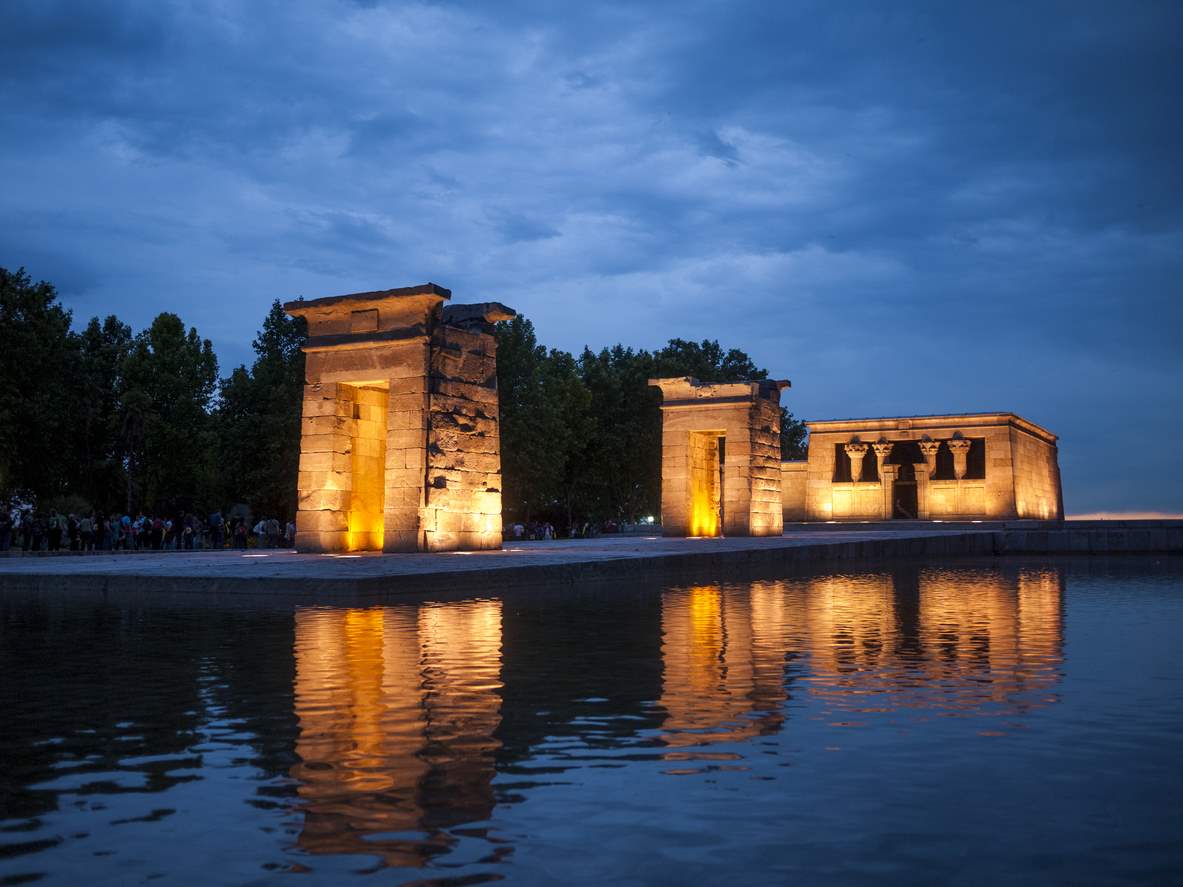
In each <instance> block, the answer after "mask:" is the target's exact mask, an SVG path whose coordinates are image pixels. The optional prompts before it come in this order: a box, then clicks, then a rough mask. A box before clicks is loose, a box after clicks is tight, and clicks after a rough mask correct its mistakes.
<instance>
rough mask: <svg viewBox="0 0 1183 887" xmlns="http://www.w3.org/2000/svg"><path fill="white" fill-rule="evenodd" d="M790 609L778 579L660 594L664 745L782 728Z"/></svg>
mask: <svg viewBox="0 0 1183 887" xmlns="http://www.w3.org/2000/svg"><path fill="white" fill-rule="evenodd" d="M792 615H793V614H792V610H791V607H790V599H789V598H788V596H787V595H786V594H785V589H784V587H783V586H781V585H780V584H779V583H753V584H752V585H750V586H747V587H744V588H738V587H736V588H728V589H726V590H724V589H722V588H720V587H719V586H717V585H696V586H694V587H692V588H690V589H674V590H670V591H667V592H665V593H664V595H663V597H662V608H661V634H662V648H661V656H662V664H663V666H664V675H663V680H662V692H661V707H662V708H663V709H664V710H665V712H666V715H667V717H666V722H665V725H664V730H663V739H664V741H665V742H666V744H667V745H669V746H672V747H683V746H691V745H701V744H707V743H712V742H721V741H738V740H742V739H747V738H750V737H752V736H757V735H760V734H767V733H774V732H776V731H777V730H778V729H779V728H780V725H781V723H782V722H783V720H784V713H783V703H784V701H785V699H786V683H787V682H786V675H785V664H786V656H787V655H788V656H791V655H792V652H791V648H789V647H787V646H786V644H785V641H786V639H787V638H788V636H789V620H790V619H791V618H792Z"/></svg>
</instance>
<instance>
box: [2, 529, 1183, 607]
mask: <svg viewBox="0 0 1183 887" xmlns="http://www.w3.org/2000/svg"><path fill="white" fill-rule="evenodd" d="M1098 523H1100V524H1102V526H1096V525H1092V524H1090V525H1087V526H1085V525H1082V526H1074V525H1073V524H1071V523H1068V524H1041V523H1038V522H1026V521H1022V522H1015V523H1007V524H1001V523H995V524H990V523H983V524H958V525H947V524H940V523H927V522H916V523H909V524H901V523H899V522H896V523H893V524H886V523H883V524H840V525H807V526H800V527H793V528H790V529H789V530H788V531H787V532H786V533H785V534H784V535H783V536H778V537H764V538H755V539H751V538H741V539H665V538H661V537H659V536H605V537H601V538H598V539H573V540H559V541H554V542H507V543H506V545H505V546H504V548H503V549H502V550H501V551H480V552H448V553H439V554H387V555H383V554H377V553H364V554H337V555H312V554H297V553H296V552H294V551H287V550H281V549H271V550H253V549H252V550H249V551H246V552H243V551H231V550H227V551H194V552H185V551H165V552H115V553H96V554H86V555H80V554H61V555H44V554H42V555H32V556H16V557H7V558H0V591H5V590H17V589H21V590H36V591H46V592H49V591H55V590H75V591H90V592H103V593H105V592H112V591H143V592H149V591H151V592H171V593H195V594H203V595H209V594H252V593H253V594H276V593H282V594H289V595H294V596H299V597H324V598H326V599H337V598H338V597H340V596H355V595H379V596H381V595H387V594H397V593H404V592H425V591H431V592H440V591H463V592H465V593H468V594H472V593H474V592H475V593H479V592H481V591H482V590H489V591H494V590H497V589H499V588H504V587H509V586H520V585H525V584H556V583H558V584H561V583H565V582H574V581H581V580H587V579H629V578H642V577H644V578H662V579H671V578H677V577H686V578H705V577H708V576H713V577H718V576H720V575H727V574H728V573H734V572H736V571H737V570H740V569H745V568H746V569H753V568H754V569H759V570H764V569H773V568H787V567H791V566H793V565H809V564H814V563H820V562H829V561H855V560H861V561H870V560H881V559H886V558H900V557H931V556H950V555H976V556H983V555H986V556H990V555H997V554H1009V553H1023V554H1047V553H1085V554H1087V553H1092V552H1126V551H1130V552H1133V551H1137V552H1161V553H1168V552H1174V553H1177V552H1183V521H1153V522H1150V521H1147V522H1122V525H1121V526H1112V525H1110V524H1108V523H1107V522H1098Z"/></svg>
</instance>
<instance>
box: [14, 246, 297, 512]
mask: <svg viewBox="0 0 1183 887" xmlns="http://www.w3.org/2000/svg"><path fill="white" fill-rule="evenodd" d="M0 336H2V337H3V338H2V340H0V345H2V347H0V373H3V378H4V379H5V380H6V384H5V385H3V386H0V496H12V495H17V496H19V497H20V498H21V499H35V500H36V501H37V502H38V504H39V505H41V506H43V507H44V508H58V509H59V510H62V511H74V512H83V511H87V510H89V509H97V510H99V511H102V512H105V513H114V512H124V511H129V512H137V511H140V510H143V511H146V512H148V513H156V514H159V513H165V514H172V513H180V512H183V511H198V512H200V513H208V511H207V509H208V510H213V509H216V508H221V507H224V506H227V505H230V504H233V503H237V502H245V503H248V504H249V505H250V506H251V508H252V510H253V511H254V512H255V513H256V514H268V515H277V516H285V515H291V514H293V513H294V506H295V495H296V491H295V486H296V468H297V461H298V458H299V435H300V401H301V388H302V385H303V376H304V355H303V352H301V351H300V345H301V344H302V342H303V340H304V332H303V326H302V323H300V322H297V321H295V320H293V319H291V318H289V317H288V316H287V315H286V314H284V312H283V309H282V308H280V306H279V303H278V302H276V303H275V304H274V305H272V307H271V311H270V313H269V314H268V315H267V317H266V318H265V320H264V322H263V329H262V330H261V331H260V333H259V337H258V338H257V339H256V340H255V343H254V345H255V354H256V359H255V362H254V364H253V365H252V366H251V367H250V368H249V369H248V368H246V367H239V368H237V369H236V370H234V371H233V372H232V373H231V374H230V376H229V377H228V378H226V379H219V375H218V361H217V357H216V356H215V355H214V350H213V346H212V345H211V344H210V341H209V340H208V339H202V338H201V337H200V336H199V335H198V333H197V330H196V329H194V328H192V327H190V328H188V329H186V327H185V325H184V323H183V322H182V321H181V318H179V317H178V316H177V315H175V314H169V313H162V314H160V315H158V316H157V317H156V319H155V320H154V321H153V322H152V325H151V326H150V327H149V328H148V329H146V330H142V331H141V332H140V333H138V334H135V335H133V333H132V330H131V328H130V327H129V326H127V325H126V324H124V323H122V322H121V321H120V320H119V319H118V318H117V317H114V316H109V317H107V318H106V319H104V320H99V318H97V317H96V318H93V319H91V320H90V322H89V323H88V324H87V325H86V326H85V327H84V328H83V330H82V331H81V332H77V333H76V332H74V331H72V329H71V316H70V312H69V311H67V310H65V309H64V308H63V307H62V306H61V305H60V304H59V303H58V301H57V293H56V292H55V290H54V288H53V286H52V285H50V284H48V283H36V284H34V283H33V282H32V281H31V280H30V279H29V276H28V275H27V274H26V273H25V272H24V271H23V270H18V271H16V272H10V271H7V270H5V269H3V268H0Z"/></svg>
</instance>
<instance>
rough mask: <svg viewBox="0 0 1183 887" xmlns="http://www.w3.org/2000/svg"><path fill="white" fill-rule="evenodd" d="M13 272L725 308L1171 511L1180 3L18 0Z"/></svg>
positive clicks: (1104, 492)
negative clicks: (424, 288)
mask: <svg viewBox="0 0 1183 887" xmlns="http://www.w3.org/2000/svg"><path fill="white" fill-rule="evenodd" d="M0 33H2V34H3V35H4V37H3V43H4V50H5V61H4V63H3V65H2V66H0V102H2V107H3V109H4V110H3V119H4V126H3V127H2V128H0V174H2V181H3V188H2V189H0V265H2V266H5V267H17V266H21V265H23V266H25V267H26V268H27V269H28V271H29V273H30V274H31V275H33V276H34V277H35V278H37V279H48V280H50V281H52V282H54V283H56V284H57V286H58V287H59V289H60V292H61V294H62V297H63V300H64V301H65V302H66V304H67V305H68V306H69V307H70V308H72V309H73V311H74V313H75V317H76V320H84V319H85V318H87V317H89V316H91V315H94V314H106V313H111V312H114V313H117V314H118V315H120V316H121V317H122V318H124V319H125V320H127V321H128V322H130V323H132V324H133V326H135V327H136V328H137V329H138V328H140V327H142V326H144V325H146V324H147V323H149V322H150V321H151V318H152V317H153V316H154V315H155V314H156V313H157V312H159V311H162V310H168V311H175V312H177V313H179V314H180V315H181V316H182V317H183V318H184V320H185V321H186V323H189V324H193V325H196V326H197V328H198V329H199V330H200V332H201V333H202V334H203V335H205V336H207V337H209V338H211V339H212V340H213V341H214V343H215V345H216V347H217V350H218V353H219V356H220V359H221V361H222V365H223V370H224V371H228V370H229V368H230V367H231V366H233V365H234V364H237V363H239V362H241V361H243V360H248V359H249V356H250V340H251V338H252V337H253V335H254V332H255V330H256V329H257V328H258V325H259V321H260V319H261V318H262V315H263V314H264V313H265V312H266V310H267V307H268V305H269V304H270V302H271V301H272V299H275V298H277V297H278V298H281V299H289V298H293V297H295V296H300V295H303V296H307V297H316V296H322V295H331V294H337V293H344V292H353V291H357V290H366V289H377V288H384V287H389V286H399V285H406V284H411V283H418V282H423V281H427V280H432V281H435V282H437V283H440V284H443V285H445V286H448V287H450V288H452V290H453V293H454V298H455V299H456V300H457V301H477V300H487V299H498V300H500V301H503V302H505V303H507V304H509V305H511V306H513V307H515V308H517V309H518V310H520V311H521V312H523V313H524V314H526V315H527V316H528V317H530V318H531V319H532V320H533V321H534V323H535V325H536V327H537V330H538V333H539V335H540V338H541V339H542V340H543V341H544V342H545V343H547V344H549V345H553V346H557V347H562V348H567V349H578V348H581V347H582V346H583V345H585V344H587V345H591V346H592V347H600V346H603V345H607V344H612V343H615V342H618V341H622V342H624V343H626V344H629V345H634V346H640V347H650V348H651V347H655V346H659V345H661V344H662V343H663V342H664V341H665V340H666V339H668V338H670V337H672V336H682V337H687V338H694V339H701V338H707V337H709V338H718V339H719V340H720V341H721V342H723V343H724V344H725V345H728V346H738V347H741V348H744V349H745V350H747V351H748V352H749V353H751V354H752V355H753V357H754V358H755V359H756V360H757V362H758V363H760V364H762V365H765V366H767V367H769V369H771V370H772V372H773V373H774V374H775V375H777V376H781V377H787V378H790V379H792V381H793V388H792V390H791V391H790V392H787V394H788V403H789V406H790V408H791V409H792V410H793V411H794V412H795V413H796V414H797V415H798V416H802V417H805V418H818V419H821V418H840V417H848V416H877V415H899V414H905V415H906V414H918V413H941V412H958V411H981V410H1013V411H1016V412H1018V413H1020V414H1022V415H1024V416H1027V417H1028V418H1030V419H1032V420H1034V421H1036V422H1038V423H1040V424H1043V425H1045V426H1046V427H1048V428H1050V429H1051V430H1052V431H1054V432H1056V433H1058V434H1060V435H1061V438H1062V440H1061V444H1062V451H1061V462H1062V467H1063V472H1064V478H1065V491H1066V492H1065V498H1066V504H1067V506H1068V510H1069V512H1078V513H1079V512H1087V511H1095V510H1101V509H1138V510H1169V511H1183V470H1180V468H1179V465H1180V464H1181V463H1180V452H1181V447H1183V395H1181V393H1180V389H1181V383H1183V347H1181V345H1180V335H1181V334H1183V283H1181V280H1183V160H1181V158H1183V114H1181V113H1180V98H1181V92H1183V90H1181V86H1183V4H1179V3H1177V2H1173V0H1168V2H1162V3H1154V2H1128V3H1113V2H1104V3H1087V2H1081V0H1074V2H1065V3H1038V2H1015V3H974V4H971V3H945V2H931V3H903V2H900V3H880V2H874V3H865V4H864V3H855V2H837V3H835V2H817V3H809V2H802V3H791V2H765V3H742V2H696V0H679V2H676V3H673V2H671V3H650V4H645V3H641V2H635V0H633V2H622V3H579V4H577V3H541V2H539V3H532V2H521V3H518V2H473V3H447V2H438V3H395V2H391V3H385V2H366V3H361V2H351V0H276V2H262V0H252V2H250V3H243V2H237V0H224V2H217V0H209V2H206V0H177V2H166V0H153V2H151V3H145V2H140V0H127V2H114V0H85V2H81V0H76V2H64V0H63V2H58V0H27V2H25V0H5V2H3V3H2V4H0Z"/></svg>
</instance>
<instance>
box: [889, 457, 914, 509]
mask: <svg viewBox="0 0 1183 887" xmlns="http://www.w3.org/2000/svg"><path fill="white" fill-rule="evenodd" d="M919 514H920V502H919V497H918V496H917V495H916V469H915V468H914V467H913V466H912V465H909V464H904V465H901V466H900V471H899V475H898V476H897V477H896V481H895V483H894V484H892V488H891V516H892V518H893V519H895V520H917V519H918V517H919Z"/></svg>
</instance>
